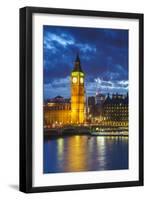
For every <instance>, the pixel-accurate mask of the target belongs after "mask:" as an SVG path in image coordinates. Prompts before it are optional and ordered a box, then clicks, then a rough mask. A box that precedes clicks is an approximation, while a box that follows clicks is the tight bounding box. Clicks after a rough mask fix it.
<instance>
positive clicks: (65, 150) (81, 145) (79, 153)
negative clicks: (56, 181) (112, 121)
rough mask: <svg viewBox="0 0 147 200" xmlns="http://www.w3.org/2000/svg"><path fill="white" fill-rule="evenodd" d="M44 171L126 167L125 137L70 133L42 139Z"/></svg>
mask: <svg viewBox="0 0 147 200" xmlns="http://www.w3.org/2000/svg"><path fill="white" fill-rule="evenodd" d="M43 167H44V173H57V172H78V171H97V170H117V169H127V168H128V137H117V136H115V137H112V136H111V137H109V136H100V137H91V138H89V137H88V136H78V135H76V136H69V137H64V138H56V139H45V141H44V166H43Z"/></svg>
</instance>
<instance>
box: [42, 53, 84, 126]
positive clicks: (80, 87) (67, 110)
mask: <svg viewBox="0 0 147 200" xmlns="http://www.w3.org/2000/svg"><path fill="white" fill-rule="evenodd" d="M84 79H85V74H84V72H83V70H82V68H81V62H80V58H79V55H77V57H76V60H75V64H74V68H73V70H72V72H71V79H70V83H71V99H70V100H69V101H66V100H65V99H64V98H63V97H61V96H57V97H56V98H54V99H52V101H51V100H50V101H49V102H48V103H47V104H46V105H44V124H45V125H54V126H58V125H66V124H83V123H84V121H85V110H86V109H85V88H84Z"/></svg>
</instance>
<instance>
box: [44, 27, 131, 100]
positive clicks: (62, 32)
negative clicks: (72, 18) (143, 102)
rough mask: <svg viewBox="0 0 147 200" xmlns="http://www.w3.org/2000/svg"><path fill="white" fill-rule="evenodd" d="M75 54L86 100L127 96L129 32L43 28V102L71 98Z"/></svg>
mask: <svg viewBox="0 0 147 200" xmlns="http://www.w3.org/2000/svg"><path fill="white" fill-rule="evenodd" d="M77 52H78V53H79V55H80V59H81V65H82V69H83V71H84V72H85V75H86V79H85V88H86V94H87V96H93V95H95V93H96V92H101V93H110V94H111V93H116V92H118V93H123V94H124V93H127V92H128V30H118V29H103V28H80V27H61V26H44V27H43V67H44V99H46V98H53V97H55V96H57V95H61V96H63V97H66V98H68V97H70V73H71V71H72V69H73V66H74V61H75V58H76V55H77Z"/></svg>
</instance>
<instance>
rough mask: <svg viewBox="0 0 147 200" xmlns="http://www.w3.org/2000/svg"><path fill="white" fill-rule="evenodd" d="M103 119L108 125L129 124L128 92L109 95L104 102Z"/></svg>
mask: <svg viewBox="0 0 147 200" xmlns="http://www.w3.org/2000/svg"><path fill="white" fill-rule="evenodd" d="M102 117H103V121H104V122H105V124H108V125H116V126H117V125H119V126H121V125H122V126H128V94H127V95H120V94H113V95H112V97H110V96H109V94H108V96H107V98H106V100H105V102H104V104H103V112H102Z"/></svg>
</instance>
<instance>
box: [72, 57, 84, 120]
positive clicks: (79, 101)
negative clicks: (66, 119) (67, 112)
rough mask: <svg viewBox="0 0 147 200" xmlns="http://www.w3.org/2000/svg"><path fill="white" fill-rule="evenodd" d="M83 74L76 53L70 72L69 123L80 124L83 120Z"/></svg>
mask: <svg viewBox="0 0 147 200" xmlns="http://www.w3.org/2000/svg"><path fill="white" fill-rule="evenodd" d="M84 78H85V74H84V72H83V70H82V68H81V62H80V58H79V55H78V54H77V57H76V60H75V63H74V69H73V70H72V72H71V123H73V124H82V123H84V120H85V89H84Z"/></svg>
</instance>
